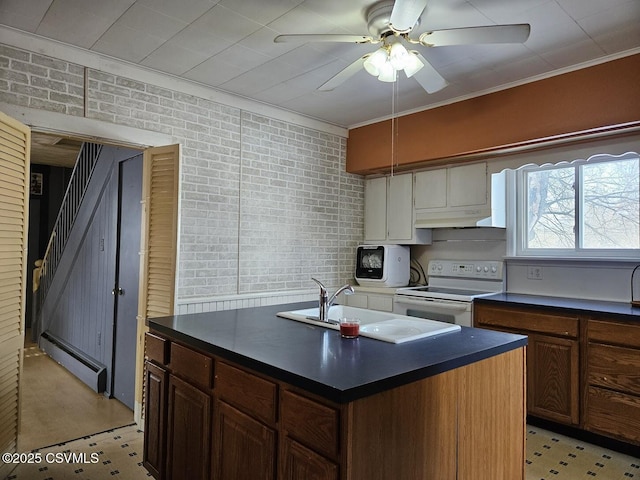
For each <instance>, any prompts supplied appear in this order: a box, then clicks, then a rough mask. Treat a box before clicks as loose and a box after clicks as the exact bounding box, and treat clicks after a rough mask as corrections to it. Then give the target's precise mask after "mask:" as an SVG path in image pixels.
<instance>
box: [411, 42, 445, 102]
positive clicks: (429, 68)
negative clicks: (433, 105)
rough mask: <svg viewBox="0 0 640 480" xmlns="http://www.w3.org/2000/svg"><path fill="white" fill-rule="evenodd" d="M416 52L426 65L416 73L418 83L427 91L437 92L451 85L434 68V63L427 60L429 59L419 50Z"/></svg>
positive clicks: (414, 75)
mask: <svg viewBox="0 0 640 480" xmlns="http://www.w3.org/2000/svg"><path fill="white" fill-rule="evenodd" d="M415 54H416V55H417V56H418V58H419V59H420V61H421V62H422V63H424V67H422V68H421V69H420V70H418V71H417V72H416V73H414V74H413V78H415V79H416V80H417V81H418V83H419V84H420V85H421V86H422V88H424V89H425V90H426V91H427V93H435V92H437V91H439V90H442V89H443V88H444V87H446V86H447V85H449V82H447V81H446V80H445V79H444V78H443V77H442V75H440V74H439V73H438V71H437V70H436V69H435V68H433V65H431V64H430V63H429V62H427V60H426V59H425V58H424V57H423V56H422V55H420V54H419V53H418V52H415Z"/></svg>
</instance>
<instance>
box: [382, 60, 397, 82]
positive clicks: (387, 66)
mask: <svg viewBox="0 0 640 480" xmlns="http://www.w3.org/2000/svg"><path fill="white" fill-rule="evenodd" d="M396 78H397V77H396V69H395V68H393V65H391V62H390V61H387V62H385V63H384V65H383V66H382V68H381V69H380V75H378V80H380V81H381V82H395V81H396Z"/></svg>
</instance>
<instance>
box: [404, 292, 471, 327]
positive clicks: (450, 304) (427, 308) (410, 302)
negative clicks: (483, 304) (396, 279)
mask: <svg viewBox="0 0 640 480" xmlns="http://www.w3.org/2000/svg"><path fill="white" fill-rule="evenodd" d="M471 305H472V304H471V302H465V301H458V300H442V299H436V298H426V297H410V296H406V295H395V296H394V298H393V313H397V314H399V315H406V316H408V317H418V318H426V319H429V320H437V321H439V322H447V323H455V324H456V325H462V326H463V327H470V326H471V320H472V314H471Z"/></svg>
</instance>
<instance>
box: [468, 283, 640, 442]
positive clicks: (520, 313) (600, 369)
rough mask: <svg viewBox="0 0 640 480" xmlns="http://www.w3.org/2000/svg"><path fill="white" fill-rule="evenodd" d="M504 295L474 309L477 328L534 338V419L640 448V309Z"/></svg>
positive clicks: (530, 383) (530, 379)
mask: <svg viewBox="0 0 640 480" xmlns="http://www.w3.org/2000/svg"><path fill="white" fill-rule="evenodd" d="M501 297H504V298H503V300H504V299H510V300H511V301H492V300H491V299H483V300H481V301H479V302H477V303H476V304H474V325H475V326H477V327H481V328H491V329H497V330H501V331H508V332H514V333H521V334H525V335H528V336H529V343H528V347H527V365H528V368H527V412H528V414H529V415H533V416H535V417H539V418H543V419H546V420H552V421H554V422H558V423H561V424H565V425H569V426H571V427H577V428H579V429H582V430H585V431H589V432H593V433H596V434H598V435H602V436H606V437H609V438H612V439H615V440H619V441H622V442H625V443H628V444H631V445H640V309H638V308H633V307H631V306H628V305H623V304H613V303H610V302H599V303H598V302H593V301H585V302H580V301H578V300H576V301H563V300H554V299H550V298H548V297H545V298H540V297H527V296H526V295H516V294H511V295H510V294H501ZM527 302H531V303H530V304H527ZM554 302H557V303H559V304H562V306H554ZM544 303H547V305H544ZM572 307H573V308H572ZM608 309H610V310H612V311H611V312H607V311H606V310H608Z"/></svg>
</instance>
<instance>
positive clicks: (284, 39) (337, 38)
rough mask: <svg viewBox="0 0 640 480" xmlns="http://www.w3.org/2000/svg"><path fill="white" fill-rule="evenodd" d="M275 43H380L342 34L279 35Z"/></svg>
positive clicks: (363, 36)
mask: <svg viewBox="0 0 640 480" xmlns="http://www.w3.org/2000/svg"><path fill="white" fill-rule="evenodd" d="M273 41H274V42H275V43H309V42H338V43H378V42H377V41H374V39H373V37H368V36H366V35H340V34H331V33H328V34H299V35H295V34H294V35H278V36H277V37H276V38H274V39H273Z"/></svg>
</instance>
